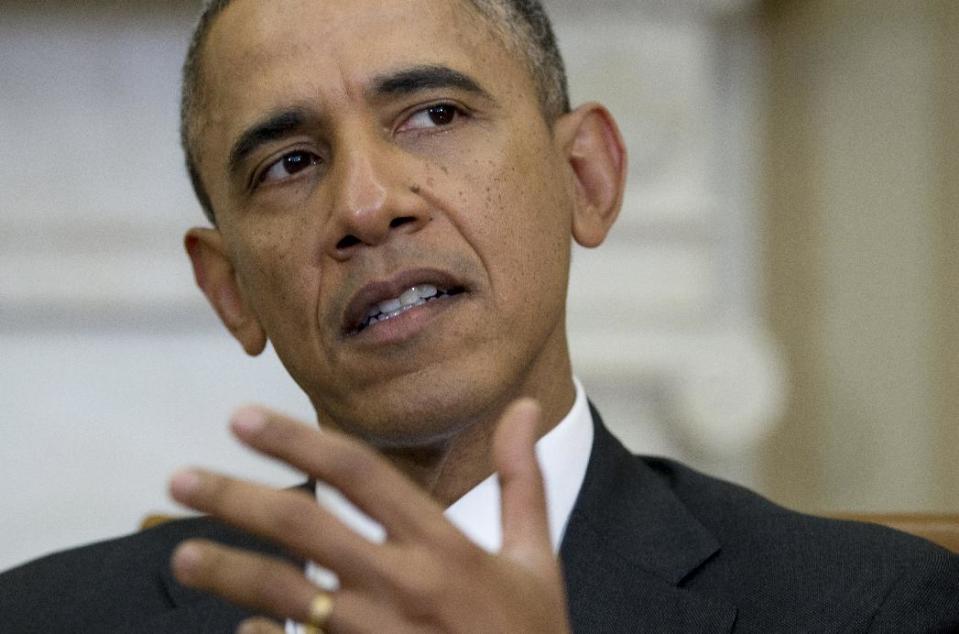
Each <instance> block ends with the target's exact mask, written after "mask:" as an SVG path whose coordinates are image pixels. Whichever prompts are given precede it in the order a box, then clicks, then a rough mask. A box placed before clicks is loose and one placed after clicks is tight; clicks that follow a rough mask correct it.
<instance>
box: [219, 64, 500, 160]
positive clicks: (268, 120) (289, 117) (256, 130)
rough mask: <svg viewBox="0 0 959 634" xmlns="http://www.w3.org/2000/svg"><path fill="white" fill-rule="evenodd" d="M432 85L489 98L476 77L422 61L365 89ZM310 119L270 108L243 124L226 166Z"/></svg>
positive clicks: (381, 91) (411, 89)
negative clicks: (244, 126)
mask: <svg viewBox="0 0 959 634" xmlns="http://www.w3.org/2000/svg"><path fill="white" fill-rule="evenodd" d="M436 88H456V89H458V90H463V91H465V92H468V93H472V94H474V95H477V96H480V97H482V98H484V99H488V100H490V101H492V99H493V98H492V96H490V94H489V93H488V92H487V91H486V90H484V89H483V88H482V87H481V86H480V85H479V83H477V82H476V80H474V79H472V78H471V77H469V76H468V75H465V74H463V73H461V72H459V71H457V70H453V69H452V68H449V67H448V66H442V65H423V66H413V67H411V68H405V69H403V70H400V71H397V72H394V73H388V74H385V75H379V76H377V77H375V78H374V79H373V81H372V82H371V89H370V90H369V91H368V92H369V93H372V95H374V96H380V97H389V96H397V95H408V94H413V93H416V92H419V91H422V90H432V89H436ZM310 121H311V116H310V114H309V113H308V112H307V111H306V110H305V109H304V108H297V107H292V108H285V109H281V110H277V111H275V112H271V113H270V114H268V115H266V116H265V117H264V118H263V119H261V120H259V121H257V122H256V123H254V124H253V125H251V126H250V127H249V128H247V129H246V130H245V131H244V132H243V133H242V134H241V135H240V138H239V139H237V141H236V143H234V144H233V147H232V148H231V149H230V154H229V159H228V163H227V165H228V168H229V171H230V174H233V175H236V174H237V173H238V172H239V171H240V169H241V168H242V166H243V163H244V162H245V161H246V159H247V158H249V156H250V155H251V154H253V152H255V151H256V149H257V148H258V147H260V146H261V145H263V144H265V143H269V142H271V141H276V140H277V139H282V138H284V137H286V136H289V135H291V134H295V133H297V132H300V131H302V130H303V129H304V128H306V127H307V126H308V124H309V122H310Z"/></svg>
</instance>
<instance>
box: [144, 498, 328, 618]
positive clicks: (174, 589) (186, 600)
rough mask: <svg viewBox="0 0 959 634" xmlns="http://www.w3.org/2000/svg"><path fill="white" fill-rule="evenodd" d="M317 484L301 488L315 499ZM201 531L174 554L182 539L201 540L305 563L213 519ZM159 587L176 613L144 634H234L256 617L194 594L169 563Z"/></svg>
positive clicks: (163, 564)
mask: <svg viewBox="0 0 959 634" xmlns="http://www.w3.org/2000/svg"><path fill="white" fill-rule="evenodd" d="M314 487H315V483H314V482H313V481H312V480H310V481H308V482H306V483H304V484H301V485H298V486H297V487H295V488H296V489H302V490H303V491H304V492H306V493H307V494H309V495H313V492H314ZM201 521H202V522H203V523H202V525H201V526H200V527H194V528H193V529H191V530H190V532H189V533H187V534H182V535H180V536H179V538H178V539H176V540H175V543H172V544H170V552H171V553H172V551H173V549H174V548H175V547H176V544H177V543H179V540H180V539H186V538H195V537H201V538H203V539H209V540H212V541H216V542H219V543H221V544H225V545H227V546H231V547H233V548H240V549H244V550H251V551H254V552H259V553H263V554H265V555H270V556H273V557H278V558H282V559H287V560H289V561H291V562H292V563H294V564H295V565H298V566H302V565H303V563H302V562H300V561H297V560H295V559H293V558H292V557H290V556H289V555H288V554H286V553H284V552H283V551H282V550H281V549H279V548H278V547H276V546H275V545H273V544H270V543H267V542H264V541H262V540H260V539H257V538H256V537H253V536H251V535H249V534H247V533H244V532H242V531H238V530H236V529H233V528H230V527H228V526H226V525H225V524H221V523H219V522H217V521H215V520H212V519H209V518H207V519H205V520H201ZM157 576H158V578H159V583H160V585H161V587H162V588H163V591H164V592H165V594H166V596H167V597H168V598H169V601H170V604H171V605H172V607H173V609H172V610H169V611H167V612H166V613H164V614H160V615H158V616H156V617H154V618H153V619H149V620H147V621H145V622H144V623H143V628H142V630H141V631H142V632H155V633H160V632H169V633H171V634H173V633H177V634H183V633H186V632H232V631H234V630H235V629H236V627H237V626H238V625H239V624H240V621H242V620H243V619H245V618H248V617H250V616H253V615H252V614H251V613H250V612H248V611H246V610H244V609H242V608H240V607H237V606H235V605H233V604H231V603H228V602H227V601H224V600H223V599H220V598H218V597H215V596H212V595H209V594H206V593H203V592H199V591H197V590H193V589H192V588H188V587H186V586H184V585H182V584H181V583H180V582H179V581H177V580H176V577H174V576H173V571H172V570H171V569H170V566H169V563H168V561H163V562H161V565H160V569H159V570H158V571H157Z"/></svg>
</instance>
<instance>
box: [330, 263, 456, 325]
mask: <svg viewBox="0 0 959 634" xmlns="http://www.w3.org/2000/svg"><path fill="white" fill-rule="evenodd" d="M423 284H431V285H433V286H435V287H437V288H438V289H440V290H447V291H448V290H452V289H462V288H464V284H463V282H462V281H461V280H459V279H457V278H456V276H454V275H453V274H452V273H448V272H446V271H441V270H439V269H430V268H420V269H410V270H408V271H403V272H402V273H399V274H397V275H394V276H393V277H391V278H390V279H388V280H382V281H373V282H370V283H368V284H366V285H365V286H364V287H363V288H361V289H360V290H358V291H357V292H356V293H354V294H353V296H352V297H351V298H350V301H349V302H348V303H347V305H346V310H345V311H344V313H343V332H345V333H347V334H349V333H354V332H356V331H357V330H358V329H359V327H360V324H361V323H362V322H363V320H364V319H365V318H366V316H367V314H368V313H369V311H370V309H371V308H372V307H373V306H374V305H376V304H379V303H380V302H383V301H386V300H388V299H392V298H394V297H399V296H400V295H402V294H403V293H404V292H406V291H408V290H409V289H411V288H413V287H414V286H421V285H423Z"/></svg>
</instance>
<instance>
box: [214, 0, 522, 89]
mask: <svg viewBox="0 0 959 634" xmlns="http://www.w3.org/2000/svg"><path fill="white" fill-rule="evenodd" d="M505 48H506V47H505V44H504V43H503V41H502V40H501V38H499V37H496V36H494V35H493V31H492V29H491V26H490V24H489V23H488V22H487V21H486V20H485V19H484V18H482V17H481V16H480V15H479V13H478V12H477V11H476V9H475V8H473V7H472V6H471V5H470V3H468V2H466V1H465V0H273V1H271V2H263V1H262V0H235V1H234V2H233V3H232V4H231V5H230V6H229V7H228V8H227V9H226V10H225V11H224V12H223V14H221V15H220V16H219V17H218V18H217V20H216V22H215V24H214V25H213V28H212V29H211V32H210V34H209V37H208V40H207V43H206V46H205V51H204V53H205V54H204V64H203V66H204V77H205V79H206V84H207V88H211V87H212V88H215V89H218V90H223V89H224V88H229V87H231V84H237V83H239V84H241V85H243V86H244V89H247V88H250V87H253V86H255V84H256V83H257V80H261V79H269V80H274V81H275V80H278V79H281V78H282V77H283V76H284V75H285V76H286V77H287V78H288V79H292V78H293V76H294V75H297V77H296V81H303V77H302V76H299V74H300V72H301V71H306V70H310V71H312V81H311V82H310V83H313V84H315V85H317V86H319V87H322V86H323V85H324V84H325V85H326V86H327V87H330V85H331V84H332V82H333V81H341V82H343V83H345V84H346V86H344V87H346V88H349V87H351V85H352V84H353V83H362V82H363V81H364V80H365V79H368V77H369V76H370V75H372V74H376V73H381V72H383V71H384V70H388V68H384V67H388V66H390V65H394V66H396V67H402V66H409V65H413V64H418V63H419V64H422V63H424V62H426V63H434V64H435V63H448V64H450V65H455V66H458V67H460V68H463V67H466V69H470V68H473V69H480V68H484V67H487V68H488V67H489V65H490V63H491V62H493V58H497V57H502V56H507V57H512V56H511V55H508V53H507V51H506V50H505Z"/></svg>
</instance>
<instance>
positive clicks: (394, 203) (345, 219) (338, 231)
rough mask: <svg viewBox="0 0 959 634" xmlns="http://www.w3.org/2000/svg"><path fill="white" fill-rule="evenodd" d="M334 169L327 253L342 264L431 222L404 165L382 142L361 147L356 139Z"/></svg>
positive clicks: (362, 144) (401, 158) (349, 144)
mask: <svg viewBox="0 0 959 634" xmlns="http://www.w3.org/2000/svg"><path fill="white" fill-rule="evenodd" d="M346 145H347V146H348V147H347V148H346V149H344V150H343V152H342V153H341V155H340V156H339V157H335V158H339V159H340V160H339V161H338V162H336V163H335V164H334V167H333V173H332V174H331V177H332V179H333V187H334V188H335V189H334V192H333V216H332V221H333V222H332V226H331V227H330V229H331V231H330V234H329V235H330V240H329V247H328V248H329V250H330V255H332V256H333V257H334V258H335V259H338V260H344V259H348V258H350V257H352V255H353V254H354V253H356V252H358V251H360V250H362V249H363V248H365V247H375V246H377V245H380V244H383V243H385V242H387V241H388V240H390V239H391V238H392V237H394V236H396V235H399V234H401V233H414V232H416V231H419V230H420V229H421V228H422V227H423V226H424V225H425V224H426V223H427V222H429V209H428V208H427V205H426V202H425V201H424V199H423V198H422V197H421V196H420V195H419V187H418V186H417V185H416V184H415V183H414V182H413V180H412V178H411V177H410V176H409V175H408V174H407V173H406V170H405V169H404V166H405V165H406V162H405V161H404V160H403V157H400V156H399V155H398V154H397V152H395V151H394V148H393V147H392V146H391V145H390V144H389V143H388V142H387V141H385V140H379V139H371V140H369V141H368V142H363V143H360V142H358V139H357V138H356V137H354V138H353V139H351V140H350V141H349V142H347V144H346Z"/></svg>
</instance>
